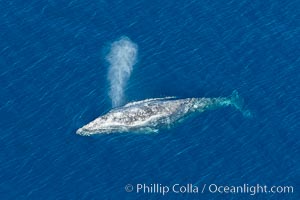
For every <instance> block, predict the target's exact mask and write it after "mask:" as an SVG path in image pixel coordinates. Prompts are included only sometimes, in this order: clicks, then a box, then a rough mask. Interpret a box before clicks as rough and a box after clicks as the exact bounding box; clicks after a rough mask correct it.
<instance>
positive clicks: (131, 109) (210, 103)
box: [76, 91, 251, 135]
mask: <svg viewBox="0 0 300 200" xmlns="http://www.w3.org/2000/svg"><path fill="white" fill-rule="evenodd" d="M227 106H233V107H235V108H236V109H237V110H239V111H241V112H242V113H243V115H244V116H247V117H249V116H251V113H250V112H249V111H248V110H245V109H244V100H243V99H242V98H241V97H240V96H239V95H238V92H237V91H233V92H232V94H231V96H230V97H218V98H187V99H177V98H170V97H167V98H155V99H146V100H143V101H137V102H132V103H128V104H126V105H125V106H122V107H118V108H114V109H112V110H111V111H109V112H108V113H106V114H105V115H103V116H100V117H98V118H97V119H95V120H94V121H92V122H90V123H89V124H87V125H85V126H83V127H82V128H80V129H78V130H77V132H76V133H77V134H80V135H93V134H108V133H115V132H118V133H121V132H135V133H157V132H158V131H159V130H160V129H162V128H171V127H173V125H174V124H175V123H178V122H182V121H184V119H186V118H187V117H190V116H192V114H193V113H194V114H196V113H201V112H204V111H207V110H214V109H218V108H222V107H227Z"/></svg>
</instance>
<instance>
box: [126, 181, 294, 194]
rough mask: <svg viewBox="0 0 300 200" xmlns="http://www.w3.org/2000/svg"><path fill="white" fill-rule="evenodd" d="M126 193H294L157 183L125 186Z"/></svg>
mask: <svg viewBox="0 0 300 200" xmlns="http://www.w3.org/2000/svg"><path fill="white" fill-rule="evenodd" d="M125 191H126V192H134V193H138V194H141V193H142V194H161V195H166V194H168V193H175V194H176V193H177V194H184V193H186V194H204V193H212V194H248V195H256V194H292V193H294V187H293V186H276V185H274V186H267V185H260V184H256V185H249V184H243V185H231V186H230V185H218V184H202V185H199V184H197V185H195V184H191V183H189V184H178V183H175V184H173V185H164V184H159V183H153V184H145V183H138V184H135V185H132V184H127V185H126V186H125Z"/></svg>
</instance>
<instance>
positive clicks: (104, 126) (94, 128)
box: [76, 117, 129, 136]
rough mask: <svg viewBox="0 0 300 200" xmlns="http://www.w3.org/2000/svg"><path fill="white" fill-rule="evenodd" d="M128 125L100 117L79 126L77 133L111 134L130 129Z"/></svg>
mask: <svg viewBox="0 0 300 200" xmlns="http://www.w3.org/2000/svg"><path fill="white" fill-rule="evenodd" d="M128 128H129V127H128V126H126V125H125V124H122V123H119V122H118V121H113V120H107V118H103V117H99V118H97V119H95V120H94V121H92V122H90V123H89V124H87V125H85V126H83V127H82V128H79V129H78V130H77V131H76V134H78V135H82V136H90V135H95V134H110V133H116V132H124V131H125V132H126V131H128Z"/></svg>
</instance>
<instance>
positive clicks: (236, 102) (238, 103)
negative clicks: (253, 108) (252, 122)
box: [230, 90, 252, 117]
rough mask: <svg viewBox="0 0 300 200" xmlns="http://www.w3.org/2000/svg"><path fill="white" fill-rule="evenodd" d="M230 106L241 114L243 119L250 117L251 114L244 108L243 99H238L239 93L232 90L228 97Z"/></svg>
mask: <svg viewBox="0 0 300 200" xmlns="http://www.w3.org/2000/svg"><path fill="white" fill-rule="evenodd" d="M230 102H231V105H232V106H234V107H235V108H236V109H238V110H239V111H241V112H242V114H243V115H244V116H245V117H252V114H251V112H250V111H249V110H247V109H245V107H244V99H243V98H242V97H240V95H239V93H238V92H237V91H236V90H234V91H233V92H232V94H231V96H230Z"/></svg>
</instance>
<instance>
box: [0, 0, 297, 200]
mask: <svg viewBox="0 0 300 200" xmlns="http://www.w3.org/2000/svg"><path fill="white" fill-rule="evenodd" d="M299 6H300V4H299V1H296V0H291V1H279V0H274V1H268V0H266V1H258V0H254V1H250V0H242V1H237V0H232V1H223V0H221V1H208V0H203V1H150V0H141V1H125V0H116V1H105V0H99V1H91V0H73V1H58V0H47V1H43V0H42V1H37V0H32V1H30V2H27V1H21V0H15V1H1V2H0V16H1V17H0V27H1V31H0V40H1V43H0V66H1V68H0V69H1V70H0V83H1V87H0V131H1V135H0V149H1V151H0V162H1V163H0V199H18V200H19V199H300V193H299V188H300V181H299V180H300V171H299V169H300V162H299V158H300V157H299V149H300V136H299V131H300V122H299V119H300V112H299V106H300V102H299V97H300V96H299V94H300V86H299V85H300V70H299V67H300V60H299V55H300V51H299V50H300V49H299V46H300V38H299V34H300V26H299V25H300V23H299ZM122 36H127V37H129V38H130V39H131V40H132V41H133V42H135V43H136V44H137V45H138V62H137V64H136V65H135V66H134V69H133V71H132V74H131V78H130V79H129V81H128V83H127V85H126V88H125V93H126V101H135V100H142V99H147V98H153V97H164V96H177V97H180V98H186V97H217V96H228V95H230V94H231V92H232V91H233V90H237V91H239V93H240V95H241V96H242V97H243V98H244V99H245V106H246V107H247V108H248V109H249V110H251V112H252V118H245V117H244V116H243V115H242V114H241V113H240V112H238V111H236V110H234V109H232V108H224V109H219V110H215V111H210V112H205V113H202V114H200V115H198V116H196V117H194V118H191V119H189V120H188V121H186V122H185V123H182V124H180V125H178V126H176V127H175V128H174V129H171V130H165V131H162V132H160V133H159V134H155V135H136V134H114V135H101V136H100V135H99V136H96V137H82V136H79V135H76V134H75V132H76V130H77V129H78V128H80V127H82V126H83V125H85V124H87V123H88V122H90V121H91V120H93V119H95V118H96V117H98V116H99V115H101V114H103V113H105V112H107V111H109V110H110V108H111V101H110V99H109V96H108V91H109V84H108V78H107V72H108V64H107V62H106V60H105V56H106V54H107V51H108V49H109V45H110V44H111V43H112V42H113V41H115V40H117V39H118V38H120V37H122ZM144 183H145V184H148V185H150V184H162V185H168V186H171V185H173V184H176V183H178V184H181V185H186V184H189V183H191V184H194V185H195V186H199V190H201V189H202V186H203V185H204V184H207V185H209V184H217V185H229V186H235V185H243V184H249V185H256V184H261V185H268V186H273V185H277V186H285V185H287V186H293V187H294V193H293V194H282V193H281V194H272V193H269V194H256V195H253V196H252V195H250V194H249V193H248V194H224V193H223V194H220V193H217V192H216V193H210V192H209V191H207V190H206V191H205V192H204V193H203V194H202V193H201V191H199V193H198V194H191V193H181V194H175V193H168V194H166V195H164V196H163V195H162V194H159V193H152V194H149V193H142V192H141V193H138V194H137V193H136V192H134V191H133V192H126V191H125V189H124V187H125V186H126V185H127V184H132V185H133V186H136V184H144Z"/></svg>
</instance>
